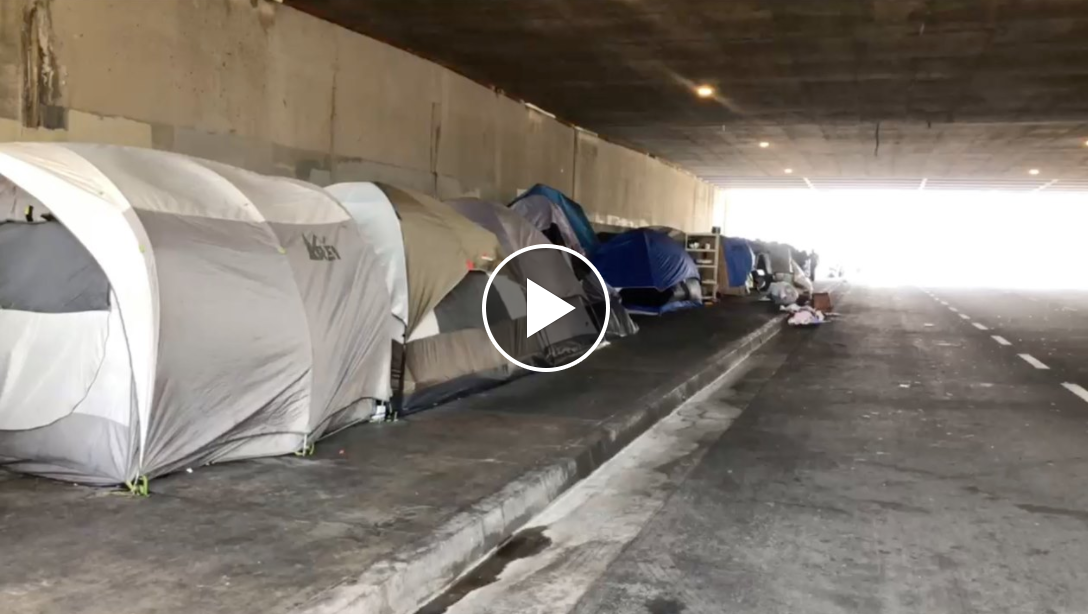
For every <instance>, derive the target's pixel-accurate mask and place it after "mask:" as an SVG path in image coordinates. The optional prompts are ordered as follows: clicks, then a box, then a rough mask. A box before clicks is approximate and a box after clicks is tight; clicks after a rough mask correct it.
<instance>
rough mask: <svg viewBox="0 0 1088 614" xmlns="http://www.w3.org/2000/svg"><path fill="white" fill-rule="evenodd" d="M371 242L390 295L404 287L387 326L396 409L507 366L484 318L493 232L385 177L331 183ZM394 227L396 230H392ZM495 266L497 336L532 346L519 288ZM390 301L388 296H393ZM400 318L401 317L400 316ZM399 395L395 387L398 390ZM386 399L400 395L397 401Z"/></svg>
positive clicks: (504, 371)
mask: <svg viewBox="0 0 1088 614" xmlns="http://www.w3.org/2000/svg"><path fill="white" fill-rule="evenodd" d="M328 190H329V191H330V192H331V193H333V194H334V195H336V196H337V198H340V199H341V200H342V201H343V203H344V206H345V208H347V210H348V211H349V212H351V214H352V216H353V217H355V219H356V221H357V222H358V223H359V225H360V230H361V231H362V234H363V235H364V236H368V237H372V238H373V241H372V243H381V244H383V245H381V249H379V250H378V252H379V253H380V254H381V253H384V254H385V258H384V260H383V262H384V263H385V266H386V267H387V270H386V277H387V281H388V285H389V292H390V295H392V296H398V297H404V299H403V301H399V302H400V303H401V309H399V310H394V313H393V315H394V319H395V321H396V322H397V323H399V324H401V325H402V327H400V328H398V327H394V329H393V330H392V331H391V335H390V337H391V340H392V342H393V354H394V357H393V361H392V364H393V381H394V382H395V385H396V386H397V387H398V389H399V390H401V391H402V392H403V406H400V407H396V409H402V410H404V411H415V410H418V409H422V408H426V407H429V406H431V405H434V404H436V403H440V402H443V401H445V400H447V399H450V398H453V397H456V396H460V395H463V394H467V393H470V392H472V391H474V390H479V389H480V388H483V387H486V386H488V385H493V383H497V382H501V381H503V380H505V379H508V378H509V377H510V376H511V375H513V374H514V373H515V371H516V370H515V369H514V367H513V366H512V365H511V364H510V363H508V362H507V361H506V359H504V358H503V357H502V355H501V354H499V352H498V351H496V350H495V348H494V347H493V346H492V345H491V341H490V340H489V339H488V338H487V333H486V332H485V331H484V328H483V314H482V310H481V306H482V305H481V303H482V302H483V289H484V286H485V285H486V284H487V279H488V277H489V275H490V272H491V271H493V270H494V269H495V268H496V267H497V266H498V265H499V263H500V262H502V259H503V258H504V257H505V252H504V250H503V249H502V248H501V243H500V241H499V238H498V237H497V236H496V235H495V234H494V233H492V232H490V231H488V230H487V229H485V228H481V227H480V226H478V225H477V224H476V223H474V222H472V221H471V220H469V219H468V218H466V217H464V216H463V215H461V214H460V213H458V212H457V211H456V210H454V209H453V208H452V207H450V206H449V205H446V204H444V203H441V202H439V201H437V200H435V199H434V198H431V197H429V196H427V195H425V194H420V193H418V192H413V191H411V190H406V189H404V188H398V187H394V186H390V185H386V184H373V183H352V184H338V185H334V186H330V187H329V188H328ZM394 235H395V236H394ZM509 275H510V273H509V272H508V271H507V270H506V269H504V270H503V271H502V275H500V276H499V277H498V278H496V281H495V284H494V286H493V289H492V292H491V293H490V294H489V295H488V313H495V315H494V317H492V318H491V319H490V320H489V321H490V322H491V323H492V327H493V330H492V332H493V333H494V334H495V336H496V339H504V340H507V341H510V342H511V343H518V344H519V345H518V347H519V351H518V353H516V355H518V356H521V355H522V354H523V353H524V354H528V355H533V354H534V353H539V352H540V351H541V350H540V348H539V347H535V346H534V347H524V348H522V347H521V346H526V345H529V344H533V343H537V344H538V340H537V339H536V337H533V338H530V339H526V338H525V331H524V327H523V328H522V330H521V333H520V336H518V332H517V330H515V329H514V328H511V327H514V326H515V325H516V324H518V323H520V322H522V319H523V318H524V315H525V314H524V312H525V304H524V303H525V298H524V291H523V290H522V289H520V288H519V287H518V285H517V283H516V281H515V280H514V279H512V278H510V277H509ZM397 302H398V301H394V303H397ZM405 322H406V323H407V326H406V327H403V324H404V323H405ZM398 396H399V395H398ZM395 405H399V404H396V403H395Z"/></svg>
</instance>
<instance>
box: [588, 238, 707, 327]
mask: <svg viewBox="0 0 1088 614" xmlns="http://www.w3.org/2000/svg"><path fill="white" fill-rule="evenodd" d="M593 264H594V265H595V266H596V267H597V269H598V270H600V272H601V275H602V276H603V277H604V279H605V281H606V282H608V285H610V286H613V287H615V288H618V289H619V290H620V296H621V297H622V298H623V304H624V305H625V306H626V307H627V309H628V310H629V311H630V312H632V313H642V314H650V315H656V314H660V313H664V312H667V311H675V310H677V309H685V308H688V307H696V306H701V305H702V293H701V289H700V286H699V269H698V267H696V266H695V261H693V260H692V259H691V256H690V255H688V253H687V251H686V250H685V249H684V246H683V245H682V244H680V243H677V242H676V241H674V240H673V239H670V238H669V236H668V235H666V234H665V233H663V232H660V231H658V230H652V229H648V228H640V229H637V230H629V231H627V232H625V233H623V234H620V235H618V236H616V237H615V238H613V239H612V240H611V241H609V242H607V243H605V244H603V245H602V246H601V248H600V249H598V250H597V253H596V254H595V255H594V257H593Z"/></svg>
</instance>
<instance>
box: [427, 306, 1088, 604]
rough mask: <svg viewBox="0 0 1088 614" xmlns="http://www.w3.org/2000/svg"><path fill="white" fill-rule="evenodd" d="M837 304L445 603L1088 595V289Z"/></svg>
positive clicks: (620, 459) (668, 425) (1057, 599)
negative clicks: (835, 311) (828, 316)
mask: <svg viewBox="0 0 1088 614" xmlns="http://www.w3.org/2000/svg"><path fill="white" fill-rule="evenodd" d="M839 311H841V312H842V314H843V315H842V317H841V318H840V319H837V320H835V321H833V322H830V323H828V324H825V325H824V326H823V327H821V328H819V329H816V330H803V331H802V330H795V331H786V332H785V333H784V334H783V335H780V337H779V339H778V340H777V341H775V342H773V343H772V344H771V345H770V346H768V347H767V348H766V349H765V350H763V351H761V352H760V353H758V354H757V355H755V356H753V357H752V358H751V359H750V360H749V361H748V363H747V364H746V366H745V367H744V371H743V372H738V373H734V374H731V375H730V376H729V377H728V378H727V379H725V380H723V381H722V382H721V383H720V384H719V385H718V386H716V387H713V388H712V389H710V390H708V391H706V394H704V395H702V396H701V397H699V398H697V399H693V400H692V401H691V402H689V403H688V404H686V405H685V406H684V407H682V408H681V409H680V410H678V411H677V412H676V413H675V414H674V415H673V416H670V417H669V418H667V419H666V420H664V421H662V423H660V424H659V425H658V426H656V427H655V428H654V429H652V430H651V431H649V432H648V433H647V435H646V436H644V437H643V438H642V439H640V440H638V441H636V442H635V443H634V444H632V446H631V447H630V448H628V450H626V451H625V452H624V453H622V454H621V455H619V456H617V457H616V458H615V459H613V461H611V462H609V463H608V464H607V465H605V466H604V467H603V468H602V469H601V470H600V471H599V472H598V473H597V474H595V475H593V476H591V478H589V479H588V480H587V481H586V482H584V483H583V484H581V485H579V486H578V487H576V488H574V489H572V490H571V491H570V492H569V493H567V494H566V495H565V496H564V497H563V498H561V499H560V500H559V501H557V502H556V504H555V505H553V507H552V508H551V509H549V510H548V511H547V512H545V513H544V514H543V515H542V516H541V517H539V518H537V519H536V520H535V521H534V522H533V523H532V526H530V528H529V529H527V530H526V531H525V532H524V533H523V535H521V536H519V537H518V538H517V539H516V540H515V541H516V542H518V543H517V544H515V545H516V547H513V548H508V549H507V551H506V552H504V553H502V554H503V557H501V558H502V560H501V561H493V562H492V564H491V566H490V568H489V570H488V573H487V574H486V577H481V578H477V579H476V580H477V581H475V582H469V589H468V590H466V591H464V594H459V595H456V596H455V597H454V598H452V599H448V600H447V601H446V602H444V603H441V604H440V607H437V608H435V609H434V610H433V611H446V612H450V613H468V612H496V613H497V612H527V613H533V612H540V613H544V612H563V613H565V612H574V613H578V614H612V613H617V614H618V613H624V614H627V613H631V614H636V613H637V614H644V613H648V614H680V613H683V614H693V613H702V612H707V613H710V612H713V613H716V614H717V613H737V614H749V613H751V614H755V613H759V614H769V613H783V614H786V613H788V614H800V613H805V614H809V613H811V614H824V613H828V614H830V613H843V612H850V613H855V612H857V613H877V612H880V613H900V612H904V613H905V612H911V613H919V614H921V613H925V614H936V613H955V614H959V613H967V612H971V613H991V612H994V613H996V612H1001V613H1006V612H1007V613H1017V614H1020V613H1040V614H1044V613H1045V614H1072V613H1083V612H1088V392H1085V391H1084V388H1088V294H1067V293H1050V294H1041V293H1036V294H1032V293H1014V292H1000V291H994V292H989V291H988V292H982V291H972V292H967V291H936V290H934V291H933V293H932V295H931V294H930V293H929V292H927V291H923V290H917V289H909V290H908V289H903V290H875V289H866V288H854V289H852V290H851V291H850V292H849V294H848V295H847V296H846V298H845V299H844V300H842V301H841V305H840V306H839ZM995 336H996V337H998V338H999V339H995ZM1080 386H1083V387H1084V388H1079V387H1080ZM519 540H520V541H519Z"/></svg>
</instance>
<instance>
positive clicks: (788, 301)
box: [767, 281, 801, 305]
mask: <svg viewBox="0 0 1088 614" xmlns="http://www.w3.org/2000/svg"><path fill="white" fill-rule="evenodd" d="M767 294H768V295H769V296H770V297H771V300H772V301H774V304H775V305H792V304H794V303H796V302H797V299H799V298H801V293H800V292H798V291H797V288H794V287H793V284H790V283H788V282H784V281H776V282H774V283H773V284H771V287H770V288H769V289H768V290H767Z"/></svg>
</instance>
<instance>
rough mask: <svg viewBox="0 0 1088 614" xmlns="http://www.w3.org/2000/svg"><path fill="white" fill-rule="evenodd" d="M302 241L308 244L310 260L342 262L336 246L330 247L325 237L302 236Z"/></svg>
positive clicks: (307, 249)
mask: <svg viewBox="0 0 1088 614" xmlns="http://www.w3.org/2000/svg"><path fill="white" fill-rule="evenodd" d="M302 241H303V242H304V243H305V244H306V251H308V252H310V260H340V252H338V251H336V246H334V245H329V242H328V241H327V240H326V239H325V237H319V236H317V235H313V236H311V237H310V238H306V235H302Z"/></svg>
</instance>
